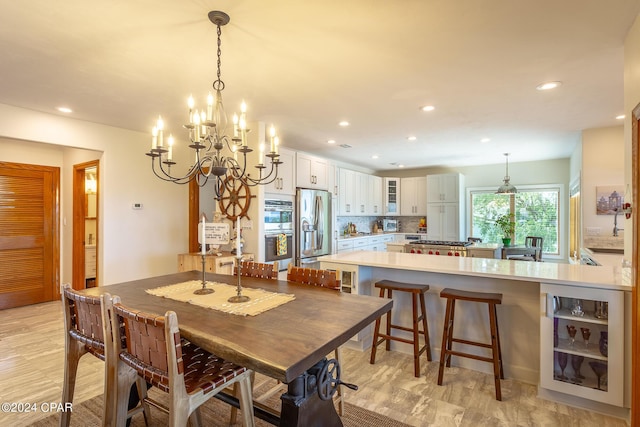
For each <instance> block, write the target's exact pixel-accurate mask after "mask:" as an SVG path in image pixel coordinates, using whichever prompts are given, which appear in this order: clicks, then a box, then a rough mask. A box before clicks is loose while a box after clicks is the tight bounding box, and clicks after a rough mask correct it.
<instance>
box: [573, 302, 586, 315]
mask: <svg viewBox="0 0 640 427" xmlns="http://www.w3.org/2000/svg"><path fill="white" fill-rule="evenodd" d="M571 314H572V315H574V316H579V317H582V316H584V311H582V301H581V300H579V299H577V300H574V303H573V308H572V309H571Z"/></svg>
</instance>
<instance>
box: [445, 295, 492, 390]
mask: <svg viewBox="0 0 640 427" xmlns="http://www.w3.org/2000/svg"><path fill="white" fill-rule="evenodd" d="M440 296H441V297H442V298H446V299H447V310H446V312H445V315H444V331H443V332H442V348H441V350H440V369H439V371H438V385H442V376H443V373H444V366H445V360H446V365H447V367H450V366H451V356H459V357H468V358H470V359H475V360H481V361H483V362H489V363H492V364H493V376H494V379H495V387H496V400H502V394H501V392H500V379H501V378H502V379H504V370H503V368H502V351H501V350H500V334H499V331H498V318H497V316H496V305H497V304H501V303H502V294H492V293H486V292H470V291H460V290H456V289H449V288H445V289H443V290H442V291H441V292H440ZM456 300H463V301H471V302H479V303H484V304H488V307H489V326H490V329H491V344H486V343H481V342H477V341H469V340H465V339H461V338H454V337H453V317H454V314H455V308H456ZM454 342H457V343H461V344H467V345H474V346H478V347H484V348H490V349H491V352H492V356H491V357H483V356H478V355H475V354H470V353H464V352H460V351H454V350H452V349H451V345H452V343H454Z"/></svg>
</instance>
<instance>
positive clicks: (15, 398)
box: [0, 302, 627, 427]
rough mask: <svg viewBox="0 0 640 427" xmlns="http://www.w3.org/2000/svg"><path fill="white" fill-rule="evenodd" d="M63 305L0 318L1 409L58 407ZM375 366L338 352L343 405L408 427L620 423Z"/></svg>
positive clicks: (91, 377)
mask: <svg viewBox="0 0 640 427" xmlns="http://www.w3.org/2000/svg"><path fill="white" fill-rule="evenodd" d="M61 305H62V303H61V302H51V303H44V304H37V305H33V306H28V307H23V308H16V309H9V310H2V311H0V403H5V402H22V403H26V402H30V403H36V404H37V406H40V404H41V403H44V402H60V395H61V393H62V376H63V373H62V371H63V368H62V367H63V360H64V354H63V353H64V337H63V327H62V309H61ZM380 348H381V351H379V352H378V356H377V358H376V364H375V365H370V364H369V353H368V352H365V353H362V352H359V351H354V350H349V349H343V356H342V357H343V361H342V377H343V379H344V380H345V381H347V382H352V383H355V384H357V385H358V386H359V387H360V389H359V390H358V391H357V392H354V391H351V390H345V399H346V401H348V402H349V403H352V404H354V405H357V406H361V407H364V408H367V409H369V410H372V411H375V412H378V413H382V414H385V415H387V416H388V417H391V418H395V419H397V420H400V421H403V422H405V423H407V424H410V425H414V426H438V427H440V426H566V427H568V426H580V427H590V426H593V427H618V426H626V425H627V424H626V422H624V421H622V420H619V419H616V418H611V417H606V416H603V415H600V414H596V413H594V412H590V411H586V410H582V409H576V408H572V407H569V406H566V405H562V404H559V403H555V402H550V401H546V400H542V399H539V398H537V397H536V393H537V391H536V387H535V386H533V385H529V384H523V383H519V382H517V381H513V380H509V379H507V380H503V382H502V395H503V401H502V402H498V401H496V400H495V394H494V388H493V378H492V377H491V376H490V375H487V374H483V373H479V372H475V371H470V370H466V369H461V368H454V367H452V368H449V369H448V370H447V371H446V374H445V380H444V385H443V386H438V385H437V384H436V378H437V372H438V363H437V362H431V363H423V364H422V375H421V377H420V378H415V377H414V376H413V360H412V358H411V357H410V356H408V355H406V354H402V353H398V352H385V351H384V350H382V349H383V347H382V346H381V347H380ZM102 370H103V364H102V362H101V361H99V360H98V359H96V358H95V357H92V356H90V355H88V356H85V357H83V358H82V359H81V361H80V367H79V371H78V382H77V385H76V393H75V400H74V403H79V402H82V401H84V400H86V399H89V398H92V397H94V396H96V395H98V394H101V393H102V387H103V379H102V375H103V371H102ZM48 415H49V414H48V413H44V412H42V411H40V410H38V411H36V412H31V413H25V414H14V413H5V412H1V411H0V426H26V425H29V423H31V422H33V421H35V420H36V419H39V418H43V417H46V416H48Z"/></svg>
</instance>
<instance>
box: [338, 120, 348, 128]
mask: <svg viewBox="0 0 640 427" xmlns="http://www.w3.org/2000/svg"><path fill="white" fill-rule="evenodd" d="M349 124H350V123H349V122H348V121H346V120H343V121H341V122H340V123H338V125H340V126H342V127H343V128H344V127H347V126H349Z"/></svg>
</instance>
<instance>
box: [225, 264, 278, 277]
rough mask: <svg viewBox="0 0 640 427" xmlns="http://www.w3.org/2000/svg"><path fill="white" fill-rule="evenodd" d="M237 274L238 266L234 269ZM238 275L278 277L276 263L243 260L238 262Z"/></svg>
mask: <svg viewBox="0 0 640 427" xmlns="http://www.w3.org/2000/svg"><path fill="white" fill-rule="evenodd" d="M234 274H235V275H237V274H238V268H237V267H236V268H235V270H234ZM240 275H241V276H244V277H259V278H261V279H274V280H277V279H278V267H277V263H276V264H266V263H261V262H253V261H244V262H241V263H240Z"/></svg>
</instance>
